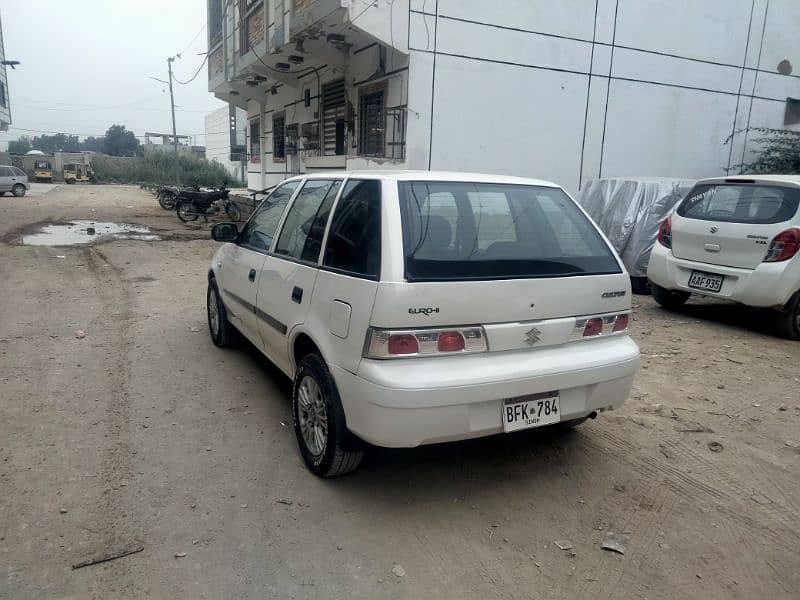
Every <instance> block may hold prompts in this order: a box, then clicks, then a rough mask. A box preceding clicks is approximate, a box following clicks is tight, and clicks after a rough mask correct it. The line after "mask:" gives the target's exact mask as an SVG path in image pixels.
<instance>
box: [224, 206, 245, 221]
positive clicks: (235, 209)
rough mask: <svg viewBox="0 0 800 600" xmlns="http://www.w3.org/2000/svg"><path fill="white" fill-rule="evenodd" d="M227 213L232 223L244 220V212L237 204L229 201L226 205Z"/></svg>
mask: <svg viewBox="0 0 800 600" xmlns="http://www.w3.org/2000/svg"><path fill="white" fill-rule="evenodd" d="M225 213H226V214H227V215H228V217H230V219H231V221H239V220H241V218H242V211H240V210H239V206H238V205H237V204H236V203H235V202H231V201H228V202H226V203H225Z"/></svg>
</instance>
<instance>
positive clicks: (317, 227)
mask: <svg viewBox="0 0 800 600" xmlns="http://www.w3.org/2000/svg"><path fill="white" fill-rule="evenodd" d="M212 236H213V238H214V239H215V240H217V241H221V242H227V243H225V244H224V245H223V246H222V247H221V248H220V249H219V251H218V252H217V253H216V255H215V256H214V258H213V260H212V263H211V269H210V270H209V272H208V323H209V328H210V332H211V337H212V339H213V341H214V343H215V344H217V345H218V346H226V345H229V344H231V343H232V342H233V341H234V338H235V334H236V332H240V333H241V334H242V335H244V337H246V338H247V339H248V340H250V341H251V342H252V343H253V344H254V345H255V346H256V347H257V348H258V349H259V350H261V351H262V352H263V353H264V354H265V355H266V356H267V358H269V359H270V361H272V362H273V363H274V364H275V365H277V367H278V368H279V369H280V370H281V371H283V372H284V373H285V374H286V375H288V376H289V377H290V378H292V379H293V381H294V388H293V394H292V410H293V414H294V427H295V433H296V436H297V441H298V445H299V447H300V453H301V454H302V457H303V460H304V461H305V463H306V465H307V466H308V468H309V469H310V470H311V471H312V472H313V473H315V474H317V475H320V476H324V477H330V476H335V475H342V474H344V473H347V472H349V471H352V470H353V469H355V468H356V467H357V466H358V465H359V463H360V462H361V459H362V456H363V450H364V448H365V447H366V446H367V445H366V444H365V443H364V442H369V443H371V444H374V445H379V446H388V447H412V446H418V445H420V444H430V443H434V442H444V441H450V440H461V439H466V438H472V437H478V436H485V435H490V434H496V433H502V432H513V431H517V430H521V429H528V428H533V427H539V426H543V425H550V424H555V423H562V424H564V423H566V424H570V425H573V424H576V423H578V422H580V421H582V420H584V419H586V418H587V417H594V416H596V415H597V413H598V412H600V411H603V410H606V409H610V408H613V407H617V406H619V405H621V404H622V403H623V402H624V400H625V399H626V398H627V396H628V394H629V392H630V388H631V384H632V382H633V377H634V374H635V373H636V371H637V369H638V367H639V349H638V347H637V346H636V344H635V343H634V342H633V340H631V338H630V337H629V335H628V325H629V321H630V310H631V299H630V281H629V278H628V275H627V273H626V272H625V269H624V267H623V266H622V263H621V261H620V259H619V257H618V256H617V255H616V254H615V253H614V250H613V249H612V248H611V246H610V245H609V243H608V241H607V240H606V239H605V238H604V237H603V235H602V233H601V232H600V231H599V230H598V228H597V227H596V226H595V225H594V223H593V222H592V221H591V220H590V219H589V218H588V217H587V216H586V214H585V213H584V212H583V211H582V210H581V209H580V208H579V207H578V206H577V204H576V203H575V202H574V201H573V200H572V199H571V198H570V197H569V196H568V195H567V193H566V192H564V190H563V189H561V188H560V187H559V186H557V185H554V184H552V183H546V182H543V181H535V180H529V179H520V178H515V177H500V176H489V175H470V174H465V173H436V172H404V171H390V172H375V171H368V172H358V173H355V172H354V173H336V174H315V175H311V176H301V177H295V178H292V179H288V180H286V181H285V182H284V183H282V184H281V185H280V186H279V187H277V188H276V189H275V190H274V191H273V193H272V194H271V195H270V196H269V197H268V198H267V199H266V200H265V201H264V202H263V203H262V204H261V205H260V206H259V208H258V209H257V210H256V211H255V213H254V214H253V215H252V216H251V218H250V219H249V221H248V222H247V223H246V224H245V225H244V226H243V227H242V229H241V230H237V227H236V226H235V225H233V224H230V223H221V224H218V225H216V226H215V227H214V229H213V231H212Z"/></svg>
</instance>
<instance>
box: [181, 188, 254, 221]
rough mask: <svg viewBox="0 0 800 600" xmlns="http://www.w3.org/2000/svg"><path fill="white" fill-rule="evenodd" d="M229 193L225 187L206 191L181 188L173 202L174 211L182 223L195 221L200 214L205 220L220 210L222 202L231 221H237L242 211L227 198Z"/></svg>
mask: <svg viewBox="0 0 800 600" xmlns="http://www.w3.org/2000/svg"><path fill="white" fill-rule="evenodd" d="M229 194H230V191H229V190H228V189H226V188H219V189H217V190H211V191H208V192H200V191H194V190H181V191H180V192H179V193H178V197H177V201H176V203H175V212H176V213H177V215H178V218H179V219H180V220H181V221H183V222H184V223H188V222H190V221H196V220H197V217H199V216H201V215H202V216H203V218H204V219H205V220H206V221H207V220H208V217H210V216H212V215H215V214H217V213H218V212H219V211H220V204H222V205H223V206H224V207H225V213H226V214H227V215H228V217H229V218H230V219H231V221H239V220H241V218H242V213H241V211H240V210H239V207H238V206H237V205H236V203H235V202H234V201H233V200H231V199H230V198H229Z"/></svg>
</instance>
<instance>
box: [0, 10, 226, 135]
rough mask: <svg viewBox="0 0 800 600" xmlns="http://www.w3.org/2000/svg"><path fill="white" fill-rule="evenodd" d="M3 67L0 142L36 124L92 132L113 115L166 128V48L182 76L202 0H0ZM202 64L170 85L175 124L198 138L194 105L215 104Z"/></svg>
mask: <svg viewBox="0 0 800 600" xmlns="http://www.w3.org/2000/svg"><path fill="white" fill-rule="evenodd" d="M0 15H2V19H3V37H4V41H5V53H6V60H18V61H20V62H21V63H22V64H21V65H18V66H17V68H16V69H15V70H11V69H10V68H9V69H8V78H9V82H8V86H9V95H10V100H11V120H12V125H11V129H10V130H9V131H8V132H5V133H0V147H2V148H5V146H6V144H7V143H8V140H9V139H17V138H18V137H19V136H20V135H26V134H27V135H31V136H33V135H37V134H38V133H40V132H39V131H23V129H30V130H46V131H47V132H63V133H73V134H79V135H81V137H84V136H87V135H102V134H103V133H104V132H105V131H106V129H108V127H109V126H110V125H112V124H114V123H118V124H122V125H125V126H126V127H128V129H132V130H133V131H134V132H135V133H136V135H139V136H141V135H144V132H145V131H155V132H165V133H168V132H171V131H172V123H171V120H170V112H169V89H168V88H167V86H166V85H165V84H163V83H159V82H157V81H153V80H152V79H148V77H149V76H152V77H158V78H159V79H163V80H166V79H167V62H166V59H167V57H168V56H172V55H175V54H176V53H181V54H182V58H181V59H179V60H177V61H175V63H174V64H175V67H174V68H175V77H176V78H177V79H179V80H181V81H188V80H189V79H191V77H192V76H193V75H194V74H195V72H196V71H197V69H198V67H199V66H200V64H201V63H202V61H203V59H204V55H201V56H198V53H201V52H205V51H206V49H207V35H206V0H110V1H109V0H72V1H69V0H28V1H25V0H0ZM207 73H208V71H207V69H206V68H205V67H203V68H202V69H201V71H200V74H199V75H198V76H197V78H196V79H195V80H194V81H192V82H191V83H190V84H188V85H177V84H176V85H175V105H176V106H177V107H179V108H177V109H176V113H175V114H176V120H177V124H178V133H179V134H188V135H195V136H197V138H196V143H197V144H204V143H205V141H204V137H203V133H204V115H205V114H206V113H207V112H209V111H211V110H214V109H215V108H219V107H221V106H225V104H224V103H223V102H220V101H219V100H217V99H215V98H214V96H213V95H212V94H210V93H209V92H208V89H207V88H208V75H207Z"/></svg>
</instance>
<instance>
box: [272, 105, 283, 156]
mask: <svg viewBox="0 0 800 600" xmlns="http://www.w3.org/2000/svg"><path fill="white" fill-rule="evenodd" d="M285 129H286V119H285V118H284V116H283V115H275V116H274V117H272V158H273V160H284V159H285V158H286V132H285Z"/></svg>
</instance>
